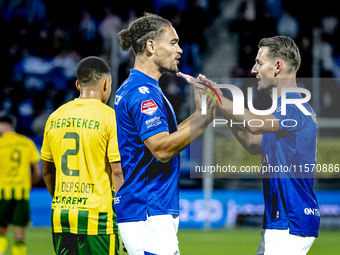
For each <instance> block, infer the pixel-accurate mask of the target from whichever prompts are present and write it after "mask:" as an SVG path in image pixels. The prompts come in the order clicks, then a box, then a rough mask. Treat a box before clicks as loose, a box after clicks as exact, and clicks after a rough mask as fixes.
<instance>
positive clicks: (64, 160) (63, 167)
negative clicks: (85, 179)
mask: <svg viewBox="0 0 340 255" xmlns="http://www.w3.org/2000/svg"><path fill="white" fill-rule="evenodd" d="M64 139H74V140H75V142H76V148H75V149H68V150H67V151H65V153H64V155H63V156H62V157H61V171H62V172H63V174H65V175H67V176H79V170H74V169H69V168H68V166H67V160H68V156H75V155H77V154H78V152H79V135H78V134H77V133H74V132H67V133H66V134H65V135H64Z"/></svg>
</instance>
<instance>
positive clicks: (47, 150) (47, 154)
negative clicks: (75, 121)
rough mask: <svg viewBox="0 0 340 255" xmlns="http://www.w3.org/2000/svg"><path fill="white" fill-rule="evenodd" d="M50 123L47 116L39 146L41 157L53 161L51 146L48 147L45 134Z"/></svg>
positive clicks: (48, 143) (48, 142)
mask: <svg viewBox="0 0 340 255" xmlns="http://www.w3.org/2000/svg"><path fill="white" fill-rule="evenodd" d="M50 125H51V119H50V118H48V120H47V121H46V125H45V131H44V139H43V144H42V147H41V155H40V157H41V159H43V160H45V161H49V162H54V160H53V155H52V151H51V147H50V141H49V138H48V135H47V134H48V130H49V127H50Z"/></svg>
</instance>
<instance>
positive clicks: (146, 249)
mask: <svg viewBox="0 0 340 255" xmlns="http://www.w3.org/2000/svg"><path fill="white" fill-rule="evenodd" d="M178 223H179V217H178V216H177V215H157V216H147V220H146V221H135V222H125V223H119V224H118V227H119V231H120V234H121V236H122V239H123V242H124V244H125V247H126V249H127V251H128V253H129V255H145V254H149V255H155V254H157V255H179V248H178V239H177V231H178Z"/></svg>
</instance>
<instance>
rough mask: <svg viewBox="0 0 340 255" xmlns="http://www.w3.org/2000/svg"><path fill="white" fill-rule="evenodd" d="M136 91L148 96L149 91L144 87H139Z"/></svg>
mask: <svg viewBox="0 0 340 255" xmlns="http://www.w3.org/2000/svg"><path fill="white" fill-rule="evenodd" d="M138 90H139V92H140V93H142V94H145V93H148V94H149V93H150V91H149V89H148V88H147V87H145V86H143V87H139V88H138Z"/></svg>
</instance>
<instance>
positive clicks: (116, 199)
mask: <svg viewBox="0 0 340 255" xmlns="http://www.w3.org/2000/svg"><path fill="white" fill-rule="evenodd" d="M121 197H122V196H119V197H115V201H114V203H115V205H116V204H119V203H120V198H121Z"/></svg>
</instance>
